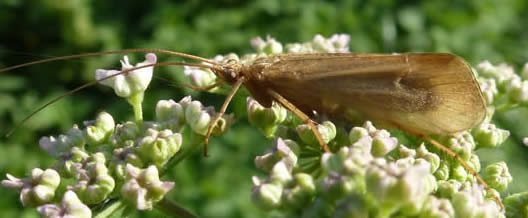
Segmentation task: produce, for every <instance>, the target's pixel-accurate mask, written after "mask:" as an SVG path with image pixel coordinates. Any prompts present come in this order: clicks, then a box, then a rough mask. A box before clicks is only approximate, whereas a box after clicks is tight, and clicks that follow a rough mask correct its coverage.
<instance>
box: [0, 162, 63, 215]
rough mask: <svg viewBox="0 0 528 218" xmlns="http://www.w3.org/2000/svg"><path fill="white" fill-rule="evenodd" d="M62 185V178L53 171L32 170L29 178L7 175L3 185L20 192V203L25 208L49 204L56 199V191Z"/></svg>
mask: <svg viewBox="0 0 528 218" xmlns="http://www.w3.org/2000/svg"><path fill="white" fill-rule="evenodd" d="M59 184H60V176H59V174H58V173H57V171H55V170H53V169H46V170H41V169H39V168H34V169H33V170H31V175H30V177H29V178H25V179H19V178H16V177H14V176H12V175H11V174H7V179H6V180H2V185H3V186H4V187H7V188H12V189H17V190H20V201H21V202H22V204H23V205H24V206H31V207H34V206H39V205H43V204H46V203H49V202H51V201H52V200H53V198H54V197H55V190H57V187H58V186H59Z"/></svg>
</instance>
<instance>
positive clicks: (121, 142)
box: [112, 121, 141, 147]
mask: <svg viewBox="0 0 528 218" xmlns="http://www.w3.org/2000/svg"><path fill="white" fill-rule="evenodd" d="M140 134H141V133H140V130H139V127H138V126H137V124H136V123H134V122H130V121H127V122H125V123H123V124H117V126H116V130H115V133H114V135H113V138H112V144H113V145H114V146H116V147H126V146H132V145H134V143H135V141H136V139H137V138H139V135H140Z"/></svg>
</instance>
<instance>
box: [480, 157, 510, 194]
mask: <svg viewBox="0 0 528 218" xmlns="http://www.w3.org/2000/svg"><path fill="white" fill-rule="evenodd" d="M485 173H486V174H485V176H484V180H485V181H486V182H487V183H488V185H489V186H490V187H491V188H493V189H496V190H497V191H500V192H502V191H505V190H506V188H508V184H510V182H511V181H512V180H513V178H512V176H511V175H510V172H509V170H508V166H507V165H506V163H505V162H504V161H501V162H497V163H494V164H491V165H488V166H487V167H486V171H485Z"/></svg>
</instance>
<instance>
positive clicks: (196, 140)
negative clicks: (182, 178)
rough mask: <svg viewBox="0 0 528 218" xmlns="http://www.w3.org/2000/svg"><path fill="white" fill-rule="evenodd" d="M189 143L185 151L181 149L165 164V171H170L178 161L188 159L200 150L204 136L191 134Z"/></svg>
mask: <svg viewBox="0 0 528 218" xmlns="http://www.w3.org/2000/svg"><path fill="white" fill-rule="evenodd" d="M191 134H192V136H191V143H190V145H189V146H188V148H187V149H182V151H180V152H178V154H177V155H176V156H174V157H173V158H172V159H171V160H170V161H169V162H168V163H167V164H165V167H164V168H163V169H164V170H163V171H165V170H167V169H171V168H172V167H174V166H176V165H177V164H178V163H179V162H180V161H182V160H183V159H185V158H186V157H188V156H189V155H190V154H191V153H193V152H194V151H196V150H197V149H199V148H200V145H202V144H203V139H204V136H202V135H199V134H196V133H194V132H192V133H191Z"/></svg>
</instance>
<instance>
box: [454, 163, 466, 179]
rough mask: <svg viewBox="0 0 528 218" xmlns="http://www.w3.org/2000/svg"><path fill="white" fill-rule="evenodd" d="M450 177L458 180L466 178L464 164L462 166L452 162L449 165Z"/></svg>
mask: <svg viewBox="0 0 528 218" xmlns="http://www.w3.org/2000/svg"><path fill="white" fill-rule="evenodd" d="M450 178H451V179H456V180H458V181H460V182H464V181H466V180H467V179H468V172H467V171H466V169H465V168H464V166H462V165H461V164H459V163H453V164H452V165H451V177H450Z"/></svg>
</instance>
